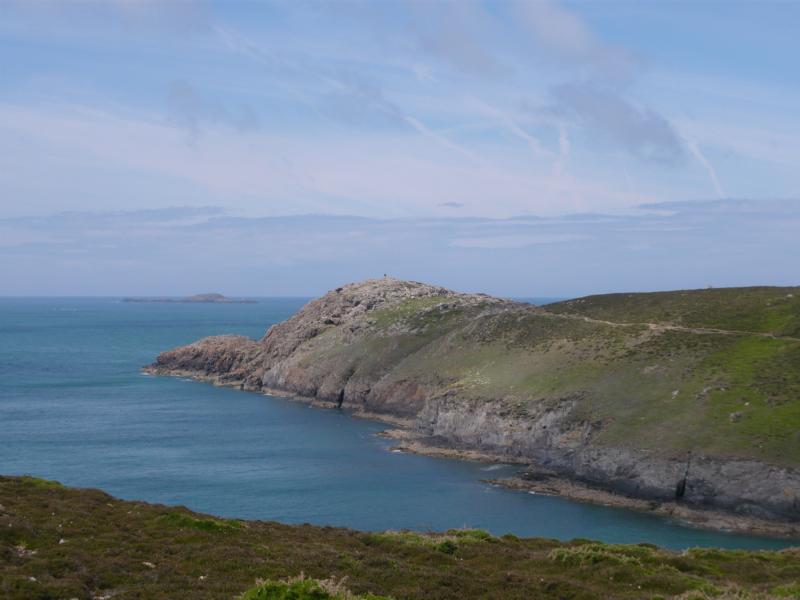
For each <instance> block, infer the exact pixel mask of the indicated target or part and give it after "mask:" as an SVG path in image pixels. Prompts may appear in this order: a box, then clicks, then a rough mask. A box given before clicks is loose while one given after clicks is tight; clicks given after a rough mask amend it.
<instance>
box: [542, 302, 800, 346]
mask: <svg viewBox="0 0 800 600" xmlns="http://www.w3.org/2000/svg"><path fill="white" fill-rule="evenodd" d="M545 312H546V313H547V314H548V315H551V316H553V317H557V318H562V319H573V320H578V321H585V322H586V323H598V324H600V325H609V326H611V327H647V328H648V329H650V331H657V332H661V331H686V332H688V333H697V334H701V335H708V334H714V335H751V336H755V337H762V338H770V339H773V340H787V341H790V342H800V338H796V337H791V336H785V335H775V334H774V333H764V332H759V331H739V330H736V329H715V328H713V327H686V326H683V325H670V324H667V323H619V322H616V321H605V320H603V319H593V318H592V317H587V316H584V315H575V314H569V313H552V312H548V311H547V310H546V309H545Z"/></svg>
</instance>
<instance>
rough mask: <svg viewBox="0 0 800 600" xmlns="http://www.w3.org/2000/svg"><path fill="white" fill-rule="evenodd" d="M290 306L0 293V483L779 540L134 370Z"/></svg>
mask: <svg viewBox="0 0 800 600" xmlns="http://www.w3.org/2000/svg"><path fill="white" fill-rule="evenodd" d="M302 303H303V300H301V299H265V300H261V301H260V302H259V303H258V304H239V305H213V304H199V305H191V304H130V303H120V302H117V301H115V300H113V299H98V298H92V299H40V298H38V299H9V298H0V473H4V474H31V475H36V476H40V477H46V478H51V479H57V480H59V481H62V482H63V483H65V484H68V485H75V486H91V487H99V488H102V489H104V490H106V491H108V492H110V493H112V494H114V495H116V496H120V497H122V498H129V499H141V500H146V501H149V502H162V503H167V504H184V505H186V506H189V507H190V508H193V509H195V510H199V511H204V512H209V513H214V514H218V515H224V516H230V517H244V518H259V519H277V520H279V521H283V522H287V523H301V522H310V523H317V524H332V525H344V526H349V527H355V528H358V529H366V530H382V529H390V528H411V529H423V530H425V529H433V530H444V529H448V528H451V527H462V526H468V527H480V528H484V529H488V530H489V531H491V532H493V533H496V534H502V533H507V532H510V533H515V534H517V535H524V536H546V537H554V538H560V539H570V538H574V537H584V538H595V539H601V540H605V541H610V542H643V541H647V542H652V543H656V544H660V545H662V546H668V547H672V548H685V547H689V546H725V547H741V548H778V547H783V546H787V545H790V544H789V543H787V542H782V541H779V540H770V539H763V538H753V537H746V536H737V535H726V534H723V533H713V532H707V531H702V530H698V529H692V528H689V527H684V526H681V525H679V524H677V523H674V522H670V521H668V520H665V519H661V518H656V517H652V516H648V515H643V514H639V513H635V512H629V511H624V510H619V509H612V508H604V507H598V506H591V505H586V504H579V503H574V502H570V501H567V500H563V499H559V498H552V497H545V496H536V495H531V494H526V493H522V492H514V491H510V490H505V489H502V488H498V487H494V486H492V485H488V484H485V483H482V482H481V480H482V479H485V478H487V477H498V476H502V475H510V474H512V473H513V472H514V471H515V469H514V468H513V467H505V466H504V467H496V466H492V467H487V466H486V465H481V464H475V463H468V462H460V461H454V460H444V459H434V458H428V457H422V456H413V455H408V454H398V453H392V452H390V451H388V447H389V445H390V443H389V442H387V441H386V440H383V439H381V438H379V437H376V436H375V433H376V432H378V431H380V430H381V429H383V428H384V426H383V425H381V424H378V423H373V422H369V421H364V420H360V419H354V418H351V417H349V416H347V415H346V414H342V413H340V412H338V411H332V410H320V409H313V408H308V407H307V406H305V405H302V404H298V403H295V402H291V401H288V400H285V399H281V398H273V397H267V396H263V395H260V394H255V393H248V392H240V391H237V390H232V389H229V388H216V387H213V386H212V385H209V384H206V383H199V382H194V381H185V380H181V379H177V378H166V377H148V376H144V375H141V374H140V373H139V367H140V366H141V365H143V364H145V363H148V362H151V361H152V359H153V358H154V357H155V356H156V354H157V353H158V352H159V351H161V350H163V349H166V348H169V347H172V346H175V345H178V344H184V343H187V342H190V341H193V340H195V339H197V338H199V337H202V336H205V335H212V334H218V333H240V334H244V335H249V336H252V337H260V336H261V335H262V334H263V333H264V330H265V329H266V328H267V326H268V325H269V324H271V323H274V322H276V321H280V320H282V319H285V318H286V317H288V316H289V315H291V314H292V313H293V312H294V311H295V310H297V308H299V307H300V306H301V304H302Z"/></svg>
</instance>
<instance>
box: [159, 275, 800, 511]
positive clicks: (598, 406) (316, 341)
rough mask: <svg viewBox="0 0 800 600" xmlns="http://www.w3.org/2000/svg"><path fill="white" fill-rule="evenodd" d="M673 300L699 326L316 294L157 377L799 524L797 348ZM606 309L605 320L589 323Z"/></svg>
mask: <svg viewBox="0 0 800 600" xmlns="http://www.w3.org/2000/svg"><path fill="white" fill-rule="evenodd" d="M764 290H767V291H766V292H765V291H764ZM715 292H717V293H716V294H715V296H714V301H715V302H723V303H724V294H720V292H721V291H720V290H715ZM729 292H730V296H731V297H732V298H733V297H735V298H737V305H736V306H737V309H736V311H734V313H733V314H734V316H737V315H738V316H739V317H741V318H743V319H744V322H748V323H752V322H755V321H757V322H759V323H762V322H763V323H769V322H776V321H775V319H774V318H773V319H772V320H771V321H770V320H769V319H766V318H762V315H761V313H763V312H764V311H765V310H766V311H770V310H773V309H774V308H775V307H777V310H779V311H780V314H781V315H783V316H786V315H788V318H789V319H792V318H795V317H797V315H800V309H796V308H795V306H796V305H795V304H794V303H793V302H794V300H793V299H794V297H795V295H794V293H792V292H787V291H786V289H781V288H758V294H757V295H755V296H753V298H752V299H751V300H752V301H750V303H749V304H748V302H745V301H743V300H742V297H741V296H742V295H743V294H745V292H742V291H741V290H739V291H736V290H730V291H729ZM676 294H680V296H679V297H680V303H676V306H689V307H690V308H691V310H692V311H693V312H692V313H691V314H692V319H693V320H692V321H691V324H690V325H691V326H689V325H683V324H681V322H680V319H679V318H678V317H679V314H678V313H680V311H679V310H678V311H676V310H673V311H672V312H671V313H670V311H669V310H667V312H668V314H671V315H672V316H673V320H671V321H669V322H663V321H661V322H649V321H640V320H638V319H647V318H648V317H649V316H650V315H649V314H647V313H644V314H643V313H642V311H643V310H644V309H643V308H641V306H638V307H637V311H638V312H637V313H636V314H637V320H636V321H635V322H632V321H630V320H629V321H628V322H625V320H624V319H619V320H618V321H617V320H612V319H611V318H610V316H609V315H611V314H612V310H611V308H613V306H614V302H613V301H609V300H606V299H605V297H601V298H603V301H602V303H599V302H596V301H594V302H593V301H591V299H587V302H586V304H585V305H586V306H587V307H588V309H587V311H586V312H585V313H582V312H581V303H580V301H572V303H562V304H560V305H556V306H554V307H552V308H550V307H548V309H547V310H545V309H542V308H537V307H533V306H530V305H527V304H521V303H517V302H512V301H508V300H502V299H497V298H491V297H488V296H485V295H480V294H461V293H456V292H452V291H450V290H446V289H444V288H441V287H436V286H431V285H425V284H420V283H415V282H407V281H398V280H395V279H382V280H371V281H366V282H363V283H359V284H352V285H347V286H344V287H342V288H338V289H336V290H334V291H332V292H330V293H328V294H326V295H325V296H323V297H322V298H319V299H317V300H314V301H312V302H310V303H309V304H307V305H306V306H305V307H304V308H303V309H301V310H300V311H299V312H298V313H297V314H296V315H295V316H293V317H292V318H290V319H289V320H287V321H285V322H283V323H280V324H278V325H275V326H273V327H272V328H270V330H269V331H268V332H267V334H266V335H265V336H264V337H263V338H262V339H261V340H258V341H255V340H250V339H247V338H243V337H238V336H218V337H212V338H206V339H204V340H200V341H198V342H196V343H194V344H190V345H188V346H184V347H182V348H177V349H174V350H170V351H167V352H164V353H163V354H161V355H160V356H159V357H158V358H157V360H156V362H155V363H154V364H153V365H151V366H150V367H147V370H148V371H150V372H153V373H157V374H183V375H191V376H194V377H198V378H202V379H210V380H213V381H215V382H217V383H220V384H226V385H234V386H238V387H241V388H243V389H247V390H263V391H271V390H272V391H278V392H282V393H289V394H293V395H298V396H301V397H304V398H308V399H312V400H313V401H315V402H321V403H324V404H328V405H331V406H338V407H342V408H346V409H350V410H354V411H359V412H367V413H373V414H378V415H382V416H384V417H387V418H402V419H405V420H406V421H407V422H408V423H409V425H410V427H411V428H413V429H414V430H415V431H417V432H418V433H420V434H424V435H429V436H432V437H435V438H437V439H438V440H440V441H443V442H445V443H448V444H450V445H452V446H456V447H464V448H477V449H486V450H491V451H493V452H498V453H501V454H506V455H508V456H513V457H515V458H517V459H520V460H526V461H531V462H533V463H536V464H537V465H540V466H543V467H546V468H548V469H550V470H552V471H555V472H556V473H559V474H561V475H565V476H568V477H571V478H574V479H577V480H581V481H584V482H587V483H591V484H594V485H599V486H602V487H605V488H608V489H611V490H614V491H619V492H623V493H626V494H630V495H634V496H638V497H644V498H653V499H663V500H666V499H675V498H678V499H680V500H682V501H685V502H688V503H693V504H699V505H706V506H712V507H717V508H725V509H728V510H733V511H738V512H741V513H746V514H751V515H756V516H760V517H767V518H774V519H783V520H789V521H799V520H800V473H799V472H798V470H797V466H798V465H799V464H800V439H798V433H797V432H798V430H799V429H800V393H798V392H800V340H798V339H796V338H793V337H783V336H782V335H781V332H780V331H778V332H775V331H772V330H769V329H764V327H767V326H766V325H764V326H763V327H762V329H761V330H758V329H756V330H752V329H750V330H748V331H746V332H745V331H739V330H730V329H725V330H723V329H720V328H719V326H718V323H711V324H710V325H709V326H708V327H706V326H705V323H704V322H703V319H702V316H699V315H700V313H701V312H702V310H701V309H702V307H701V308H698V306H697V305H698V303H700V304H702V302H705V301H707V295H706V296H702V294H703V293H702V292H680V293H676ZM698 295H700V296H698ZM632 296H638V295H626V296H625V297H624V298H625V302H628V303H629V304H630V302H631V300H630V298H631V297H632ZM798 296H800V294H798ZM695 297H696V298H697V300H695ZM720 298H722V300H720ZM701 301H702V302H701ZM576 302H577V304H576ZM665 303H666V305H668V304H669V299H666V300H665V299H664V298H659V305H658V310H659V311H662V312H663V311H664V310H666V309H665V308H664V306H665ZM640 304H641V303H640ZM645 305H646V306H649V305H647V304H646V303H645ZM598 306H601V308H602V310H603V313H602V315H601V316H602V319H601V318H600V316H597V315H595V314H589V311H590V310H591V311H594V312H599V310H600V309H599V308H598ZM610 307H611V308H610ZM759 311H761V312H759ZM711 312H713V314H715V315H717V320H718V315H719V311H718V310H715V311H711ZM745 313H746V314H745ZM770 314H771V313H770ZM676 315H678V317H676ZM742 315H744V316H742ZM745 317H746V318H745ZM737 318H738V317H737ZM748 318H749V319H750V320H749V321H748V320H747V319H748ZM754 319H755V321H754ZM759 319H760V320H759ZM785 321H786V320H785V319H784V321H782V322H781V323H782V325H781V326H782V327H784V328H785V327H786V326H787V325H786V322H785ZM728 324H729V325H730V320H729V321H728ZM735 324H736V323H734V325H735ZM790 325H791V323H790ZM790 330H791V331H792V332H793V329H791V327H790Z"/></svg>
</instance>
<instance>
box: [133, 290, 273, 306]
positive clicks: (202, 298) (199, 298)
mask: <svg viewBox="0 0 800 600" xmlns="http://www.w3.org/2000/svg"><path fill="white" fill-rule="evenodd" d="M122 301H123V302H139V303H169V304H257V303H258V301H257V300H252V299H246V298H228V297H227V296H223V295H222V294H219V293H216V292H213V293H208V294H195V295H194V296H184V297H183V298H168V297H144V296H143V297H141V298H139V297H132V298H123V299H122Z"/></svg>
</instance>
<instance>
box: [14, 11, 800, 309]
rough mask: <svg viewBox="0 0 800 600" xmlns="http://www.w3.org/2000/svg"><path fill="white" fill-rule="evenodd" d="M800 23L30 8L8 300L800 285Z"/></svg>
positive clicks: (617, 15)
mask: <svg viewBox="0 0 800 600" xmlns="http://www.w3.org/2000/svg"><path fill="white" fill-rule="evenodd" d="M798 24H800V3H793V2H767V1H759V2H750V3H747V2H711V1H709V2H632V1H631V2H621V1H620V2H611V1H602V2H567V1H562V2H556V1H555V0H548V1H545V0H539V1H533V0H530V1H514V0H504V1H502V2H489V1H483V2H481V1H472V0H459V1H458V2H455V1H454V2H444V1H439V2H435V1H432V0H431V1H425V2H423V1H416V2H399V1H398V2H393V1H381V2H325V3H321V2H317V3H313V2H298V1H291V2H289V1H285V2H284V1H279V2H202V1H191V0H183V1H178V0H173V1H163V0H152V1H138V2H137V1H133V0H107V1H105V2H102V3H89V2H47V1H38V0H34V1H33V2H30V1H24V2H23V1H14V0H11V1H8V0H7V1H6V2H4V3H1V4H0V72H2V73H3V77H2V78H0V236H1V237H0V294H134V293H141V294H159V293H175V294H182V293H192V292H195V291H198V290H208V289H219V290H220V291H223V292H226V293H236V294H253V295H269V294H299V295H305V294H316V293H320V292H323V291H325V289H328V288H329V287H333V286H336V285H338V284H340V283H342V282H344V281H348V280H353V279H360V278H364V277H369V276H375V275H381V274H383V273H384V272H389V273H392V274H395V275H398V276H403V277H410V278H414V279H426V280H430V281H434V282H437V283H442V284H445V285H451V286H454V287H459V288H461V289H475V290H483V291H488V292H493V293H498V294H507V295H575V294H583V293H590V292H595V291H597V292H600V291H615V290H639V289H642V290H644V289H666V288H675V287H701V286H704V285H745V284H756V283H765V284H797V283H799V282H798V277H797V269H796V264H797V259H798V257H800V241H798V239H799V238H800V227H799V226H798V225H800V202H798V199H799V198H800V169H799V168H798V166H800V70H798V69H797V66H796V61H797V56H800V40H799V39H798V37H797V35H796V31H797V26H798ZM285 217H292V218H285ZM233 265H235V266H233Z"/></svg>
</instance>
